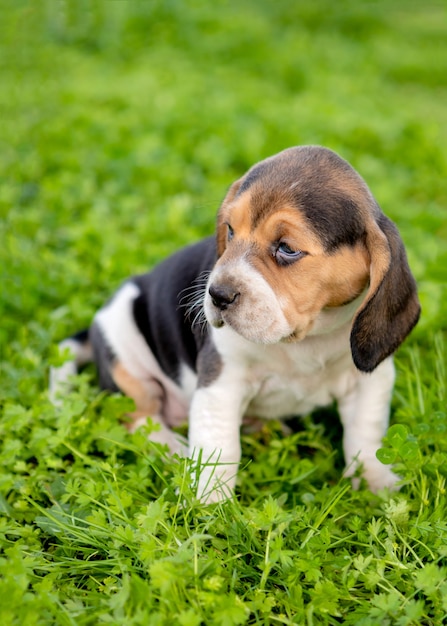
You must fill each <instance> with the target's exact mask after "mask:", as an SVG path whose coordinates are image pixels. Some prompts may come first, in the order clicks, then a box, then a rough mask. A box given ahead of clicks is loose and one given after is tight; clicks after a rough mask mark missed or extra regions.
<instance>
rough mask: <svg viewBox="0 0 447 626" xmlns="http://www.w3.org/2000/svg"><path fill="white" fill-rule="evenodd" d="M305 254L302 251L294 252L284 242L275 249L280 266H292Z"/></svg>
mask: <svg viewBox="0 0 447 626" xmlns="http://www.w3.org/2000/svg"><path fill="white" fill-rule="evenodd" d="M305 254H306V253H305V252H303V251H302V250H293V248H291V247H290V246H289V245H288V244H287V243H285V242H284V241H281V242H279V243H278V244H277V245H276V248H275V259H276V262H277V263H278V265H290V264H291V263H294V262H295V261H297V260H298V259H300V258H301V257H302V256H304V255H305Z"/></svg>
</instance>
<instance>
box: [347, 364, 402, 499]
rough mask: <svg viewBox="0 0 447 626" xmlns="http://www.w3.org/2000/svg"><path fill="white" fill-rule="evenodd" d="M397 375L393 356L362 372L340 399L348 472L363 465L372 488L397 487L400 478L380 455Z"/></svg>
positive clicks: (351, 472)
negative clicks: (365, 372)
mask: <svg viewBox="0 0 447 626" xmlns="http://www.w3.org/2000/svg"><path fill="white" fill-rule="evenodd" d="M394 378H395V374H394V364H393V360H392V357H389V358H388V359H386V360H385V361H383V362H382V363H381V364H380V365H379V366H378V367H377V368H376V369H375V370H374V371H373V372H372V373H371V374H359V378H358V381H357V385H356V387H355V389H354V390H353V391H352V392H351V393H350V394H348V395H347V396H345V397H344V398H341V399H339V402H338V409H339V413H340V418H341V421H342V424H343V428H344V434H343V449H344V454H345V461H346V465H347V468H348V469H347V472H346V474H347V475H348V476H349V475H352V474H353V473H354V472H355V469H356V465H357V464H361V465H362V466H363V476H364V478H365V479H366V481H367V483H368V485H369V488H370V489H371V490H372V491H378V490H379V489H382V488H383V487H394V486H395V484H396V482H397V480H398V477H397V476H396V475H395V474H393V472H392V471H391V469H390V468H389V467H388V466H386V465H383V464H382V463H380V461H379V460H378V459H377V457H376V451H377V450H378V448H380V446H381V441H382V438H383V437H384V435H385V434H386V431H387V428H388V422H389V411H390V402H391V396H392V393H393V386H394Z"/></svg>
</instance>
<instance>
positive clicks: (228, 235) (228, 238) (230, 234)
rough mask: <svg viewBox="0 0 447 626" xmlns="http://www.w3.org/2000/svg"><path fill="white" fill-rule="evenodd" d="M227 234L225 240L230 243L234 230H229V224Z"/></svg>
mask: <svg viewBox="0 0 447 626" xmlns="http://www.w3.org/2000/svg"><path fill="white" fill-rule="evenodd" d="M227 227H228V232H227V240H228V241H231V240H232V239H233V237H234V230H233V229H232V228H231V226H230V225H229V224H227Z"/></svg>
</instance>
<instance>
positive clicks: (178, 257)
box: [131, 237, 217, 383]
mask: <svg viewBox="0 0 447 626" xmlns="http://www.w3.org/2000/svg"><path fill="white" fill-rule="evenodd" d="M216 257H217V253H216V241H215V238H214V237H208V238H207V239H204V240H202V241H200V242H199V243H196V244H193V245H191V246H188V247H186V248H183V249H182V250H180V251H179V252H176V253H175V254H173V255H172V256H170V257H169V258H167V259H166V260H164V261H163V262H162V263H160V264H159V265H157V266H156V267H155V268H154V269H153V270H152V271H151V272H149V273H147V274H142V275H141V276H136V277H134V278H132V279H131V282H133V283H135V284H136V285H137V286H138V287H139V288H140V290H141V294H140V295H139V296H138V297H137V298H136V299H135V301H134V305H133V314H134V317H135V322H136V324H137V326H138V329H139V330H140V332H141V334H142V335H143V337H144V338H145V340H146V342H147V344H148V345H149V347H150V349H151V351H152V353H153V354H154V356H155V358H156V359H157V361H158V363H159V365H160V367H161V368H162V370H163V371H164V372H165V374H167V375H168V376H169V377H170V378H172V379H173V380H175V381H176V382H177V383H180V380H179V376H180V367H181V364H182V363H185V364H186V365H188V367H190V368H191V369H192V370H193V371H197V357H198V354H199V352H200V350H201V349H202V346H203V344H204V341H205V339H206V337H207V332H208V331H207V325H206V322H204V323H203V324H202V323H199V322H196V323H195V324H193V321H194V315H193V316H191V317H192V319H191V317H189V316H188V315H187V307H186V308H185V307H184V306H181V305H180V304H181V303H180V298H181V297H182V292H184V290H185V289H186V288H189V287H191V286H193V285H194V282H195V281H196V279H197V278H198V277H199V276H200V275H201V274H203V273H204V272H210V271H211V269H212V268H213V266H214V263H215V261H216Z"/></svg>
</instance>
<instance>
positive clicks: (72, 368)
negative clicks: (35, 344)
mask: <svg viewBox="0 0 447 626" xmlns="http://www.w3.org/2000/svg"><path fill="white" fill-rule="evenodd" d="M67 349H68V350H69V351H70V352H71V355H72V358H71V359H70V360H69V361H66V362H65V363H64V364H63V365H61V366H60V367H52V368H51V369H50V389H49V397H50V401H51V402H52V404H54V405H56V406H59V405H60V404H61V403H62V397H63V392H64V391H67V389H68V388H69V387H68V382H69V378H70V376H74V375H75V374H77V373H78V369H79V368H80V367H82V365H86V364H87V363H91V362H92V361H93V349H92V345H91V343H90V340H89V331H88V330H82V331H81V332H79V333H76V334H75V335H72V336H71V337H69V338H68V339H64V340H63V341H61V343H60V344H59V350H60V351H61V352H62V351H64V350H67Z"/></svg>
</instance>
